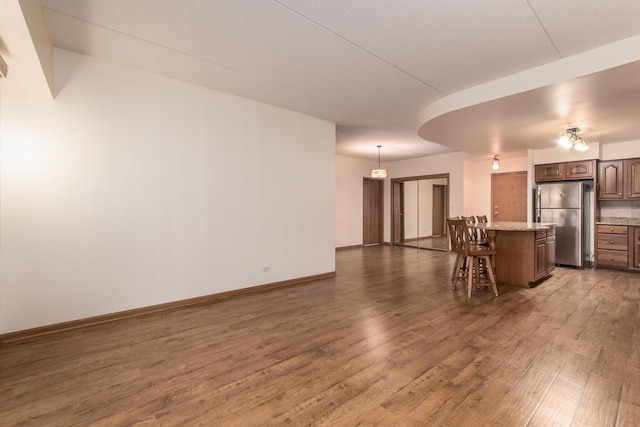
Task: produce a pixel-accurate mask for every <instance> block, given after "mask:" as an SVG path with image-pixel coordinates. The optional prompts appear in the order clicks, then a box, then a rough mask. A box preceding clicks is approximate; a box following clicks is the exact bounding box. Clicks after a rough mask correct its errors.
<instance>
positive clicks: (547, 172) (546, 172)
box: [536, 163, 564, 182]
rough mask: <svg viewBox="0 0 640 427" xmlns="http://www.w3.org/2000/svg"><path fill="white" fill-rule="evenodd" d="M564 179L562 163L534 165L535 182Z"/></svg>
mask: <svg viewBox="0 0 640 427" xmlns="http://www.w3.org/2000/svg"><path fill="white" fill-rule="evenodd" d="M563 178H564V163H550V164H547V165H536V182H543V181H561V180H562V179H563Z"/></svg>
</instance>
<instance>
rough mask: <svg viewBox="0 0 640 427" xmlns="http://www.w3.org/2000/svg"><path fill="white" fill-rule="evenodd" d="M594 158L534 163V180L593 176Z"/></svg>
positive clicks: (563, 179)
mask: <svg viewBox="0 0 640 427" xmlns="http://www.w3.org/2000/svg"><path fill="white" fill-rule="evenodd" d="M595 167H596V161H595V160H585V161H577V162H564V163H548V164H544V165H536V167H535V174H536V182H545V181H567V180H575V179H590V178H594V176H595V175H594V173H595Z"/></svg>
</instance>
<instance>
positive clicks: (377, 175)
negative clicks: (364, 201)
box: [371, 145, 387, 178]
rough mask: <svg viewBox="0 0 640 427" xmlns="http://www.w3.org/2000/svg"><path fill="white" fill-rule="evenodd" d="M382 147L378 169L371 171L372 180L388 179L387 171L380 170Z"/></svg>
mask: <svg viewBox="0 0 640 427" xmlns="http://www.w3.org/2000/svg"><path fill="white" fill-rule="evenodd" d="M381 147H382V145H378V169H372V170H371V178H386V177H387V170H386V169H381V168H380V148H381Z"/></svg>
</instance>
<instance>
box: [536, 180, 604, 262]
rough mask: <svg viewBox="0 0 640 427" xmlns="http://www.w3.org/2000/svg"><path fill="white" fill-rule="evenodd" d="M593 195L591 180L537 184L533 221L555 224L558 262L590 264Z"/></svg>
mask: <svg viewBox="0 0 640 427" xmlns="http://www.w3.org/2000/svg"><path fill="white" fill-rule="evenodd" d="M592 199H593V186H592V184H591V182H590V181H572V182H554V183H545V184H538V188H537V200H536V221H537V222H546V223H555V224H556V263H557V264H558V265H568V266H574V267H578V268H583V267H587V266H589V265H591V258H592V256H591V253H592V244H591V236H592V235H593V232H592V227H591V224H592V212H591V204H592V203H591V201H592Z"/></svg>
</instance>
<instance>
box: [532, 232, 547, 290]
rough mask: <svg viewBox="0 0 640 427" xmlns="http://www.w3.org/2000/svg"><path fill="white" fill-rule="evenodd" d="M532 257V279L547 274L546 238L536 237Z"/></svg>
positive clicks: (540, 277)
mask: <svg viewBox="0 0 640 427" xmlns="http://www.w3.org/2000/svg"><path fill="white" fill-rule="evenodd" d="M533 257H534V265H535V269H534V280H539V279H542V278H543V277H544V276H546V275H547V238H546V237H543V238H541V239H536V243H535V252H534V254H533Z"/></svg>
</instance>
